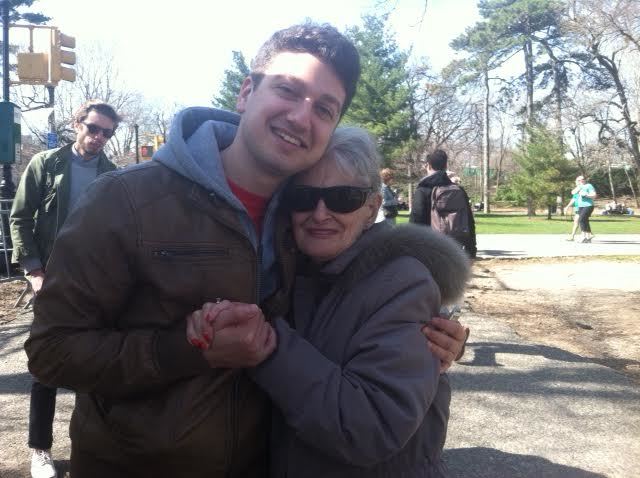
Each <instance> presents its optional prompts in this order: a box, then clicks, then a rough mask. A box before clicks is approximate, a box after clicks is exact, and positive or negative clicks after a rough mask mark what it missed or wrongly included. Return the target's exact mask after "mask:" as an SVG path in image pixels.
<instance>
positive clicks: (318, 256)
mask: <svg viewBox="0 0 640 478" xmlns="http://www.w3.org/2000/svg"><path fill="white" fill-rule="evenodd" d="M295 185H296V186H310V187H312V188H319V189H305V190H304V193H305V196H306V198H307V199H306V200H305V201H304V202H306V203H307V207H308V208H311V207H313V209H311V210H308V211H299V212H296V211H295V209H294V212H292V213H291V219H292V223H293V233H294V236H295V239H296V243H297V244H298V247H299V248H300V250H301V251H302V252H303V253H305V254H306V255H308V256H309V257H311V259H312V260H313V261H315V262H326V261H329V260H331V259H334V258H335V257H337V256H338V255H339V254H340V253H341V252H343V251H344V250H346V249H347V248H348V247H349V246H351V245H352V244H353V243H354V242H355V241H356V240H357V239H358V238H359V237H360V235H361V234H362V233H363V232H364V231H365V229H367V228H369V227H370V226H371V225H372V224H373V223H374V221H375V218H376V215H377V213H378V208H379V207H380V203H381V202H382V198H381V197H380V193H379V192H378V191H372V192H366V193H363V192H362V190H363V188H366V187H367V185H366V184H363V182H362V180H360V181H358V180H357V179H356V178H355V177H354V176H353V175H351V174H349V173H348V172H347V171H344V170H343V169H342V168H340V167H339V166H338V165H337V164H336V163H335V161H334V160H333V159H328V158H323V159H322V160H321V161H319V162H318V163H316V165H315V166H314V167H313V168H311V169H309V170H308V171H306V172H305V173H303V175H301V176H300V177H298V178H297V180H296V182H295ZM335 186H350V187H353V188H356V189H350V188H349V189H340V190H336V189H334V190H330V191H327V190H325V189H324V188H331V187H335ZM318 195H319V196H320V198H319V199H318V200H317V202H315V204H313V203H314V201H313V198H314V197H318ZM323 195H324V197H325V198H326V199H323ZM291 197H292V201H291V202H292V204H290V205H291V206H292V207H293V208H295V206H296V203H297V204H298V206H300V205H301V203H302V201H295V195H293V196H291ZM358 197H366V199H365V200H364V203H363V204H362V206H361V207H358V208H357V209H355V210H354V211H352V212H336V211H335V210H331V209H330V207H328V206H327V202H328V203H329V206H333V208H338V209H340V208H341V207H344V206H345V205H348V204H349V203H352V204H353V205H357V204H356V203H358V201H357V199H356V198H358ZM309 198H311V199H309ZM305 209H306V207H305Z"/></svg>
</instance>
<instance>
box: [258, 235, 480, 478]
mask: <svg viewBox="0 0 640 478" xmlns="http://www.w3.org/2000/svg"><path fill="white" fill-rule="evenodd" d="M347 266H348V267H347ZM468 272H469V266H468V261H467V258H466V256H465V254H464V252H462V251H461V250H460V248H459V247H458V245H457V244H456V243H455V242H454V241H453V240H451V239H449V238H447V237H445V236H443V235H441V234H438V233H437V232H433V231H431V230H429V229H427V228H424V227H418V226H412V225H406V226H398V227H395V228H392V227H390V226H388V225H387V224H385V223H380V224H376V225H375V226H374V227H372V228H371V229H370V230H369V231H368V232H366V233H365V234H364V235H363V236H362V237H361V238H360V239H359V240H358V241H357V242H356V243H355V244H354V245H353V246H352V247H351V248H349V249H348V250H347V251H345V252H344V253H342V254H341V255H340V256H339V257H338V258H336V259H335V260H333V261H332V262H330V263H328V264H327V265H325V266H324V267H323V268H322V269H321V270H320V271H315V272H310V273H307V274H306V275H302V276H299V277H297V278H296V287H295V293H294V299H293V317H294V319H293V320H292V322H293V325H290V324H289V323H288V322H287V321H285V320H283V319H277V320H276V321H275V327H276V331H277V334H278V348H277V350H276V352H274V354H273V355H272V356H271V357H270V358H269V359H268V360H267V361H265V362H264V363H263V364H261V365H260V366H259V367H257V368H256V369H255V371H254V372H253V378H254V379H255V380H256V382H257V383H258V384H259V385H260V386H261V387H262V388H263V389H264V390H266V391H267V393H268V394H269V395H270V397H271V399H272V400H273V402H274V405H275V407H276V408H275V410H274V420H273V430H272V431H273V434H272V453H271V455H272V456H271V461H272V463H271V477H273V478H281V477H285V476H288V477H302V476H304V477H306V478H313V477H322V478H329V477H394V478H397V477H421V478H424V477H443V476H446V467H445V466H444V464H443V462H442V460H441V454H442V449H443V446H444V442H445V437H446V430H447V421H448V417H449V401H450V387H449V382H448V378H447V376H446V375H440V373H439V361H438V359H437V358H436V357H435V356H434V355H433V354H432V353H431V352H430V351H429V349H428V347H427V344H426V341H425V338H424V336H423V334H422V332H421V331H420V329H421V327H422V326H423V325H424V323H425V322H427V321H428V320H430V318H431V317H433V316H434V315H437V314H438V311H439V309H440V304H441V301H444V302H450V301H452V300H453V299H455V298H457V297H458V296H459V295H460V294H461V293H462V291H463V289H464V285H465V282H466V279H467V277H468Z"/></svg>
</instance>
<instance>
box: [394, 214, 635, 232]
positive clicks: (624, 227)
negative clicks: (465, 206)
mask: <svg viewBox="0 0 640 478" xmlns="http://www.w3.org/2000/svg"><path fill="white" fill-rule="evenodd" d="M408 218H409V214H408V213H407V212H404V211H403V212H401V213H400V215H399V216H398V219H397V222H398V223H403V222H407V221H408ZM475 219H476V233H477V234H569V233H570V232H571V221H570V220H569V218H567V216H553V218H552V219H551V220H548V219H547V216H546V215H538V216H534V217H532V218H529V217H527V216H526V214H484V213H482V212H476V213H475ZM590 222H591V229H592V230H593V233H594V234H640V216H600V215H593V216H591V221H590ZM578 232H579V230H578Z"/></svg>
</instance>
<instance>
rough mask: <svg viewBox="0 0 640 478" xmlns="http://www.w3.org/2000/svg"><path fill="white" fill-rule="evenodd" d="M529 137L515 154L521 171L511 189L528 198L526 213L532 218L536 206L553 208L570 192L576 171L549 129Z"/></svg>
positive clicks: (539, 128)
mask: <svg viewBox="0 0 640 478" xmlns="http://www.w3.org/2000/svg"><path fill="white" fill-rule="evenodd" d="M527 138H528V139H527V140H526V141H525V142H524V143H523V144H521V145H520V147H519V149H518V151H517V152H516V153H515V154H514V159H515V161H516V163H517V164H518V166H519V168H520V171H518V172H517V173H516V174H515V175H514V176H513V177H512V181H511V189H512V190H513V192H515V193H516V194H517V195H519V196H521V197H524V198H526V202H527V214H528V215H529V216H532V215H535V208H536V206H538V207H539V206H552V205H554V204H555V203H556V197H557V196H558V195H561V196H563V194H562V193H564V192H566V191H568V190H570V189H571V187H572V185H573V180H574V178H575V175H576V171H577V169H576V167H575V165H574V164H573V163H571V162H570V161H568V160H567V159H565V157H564V151H563V147H562V145H561V144H560V142H559V141H558V138H557V136H556V135H554V134H553V133H552V132H551V131H549V130H548V129H546V128H544V127H542V126H537V127H533V128H529V131H528V135H527Z"/></svg>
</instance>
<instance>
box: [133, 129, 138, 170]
mask: <svg viewBox="0 0 640 478" xmlns="http://www.w3.org/2000/svg"><path fill="white" fill-rule="evenodd" d="M138 128H139V127H138V123H136V124H134V125H133V129H135V131H136V164H138V163H140V146H139V144H138V142H139V141H138Z"/></svg>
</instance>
